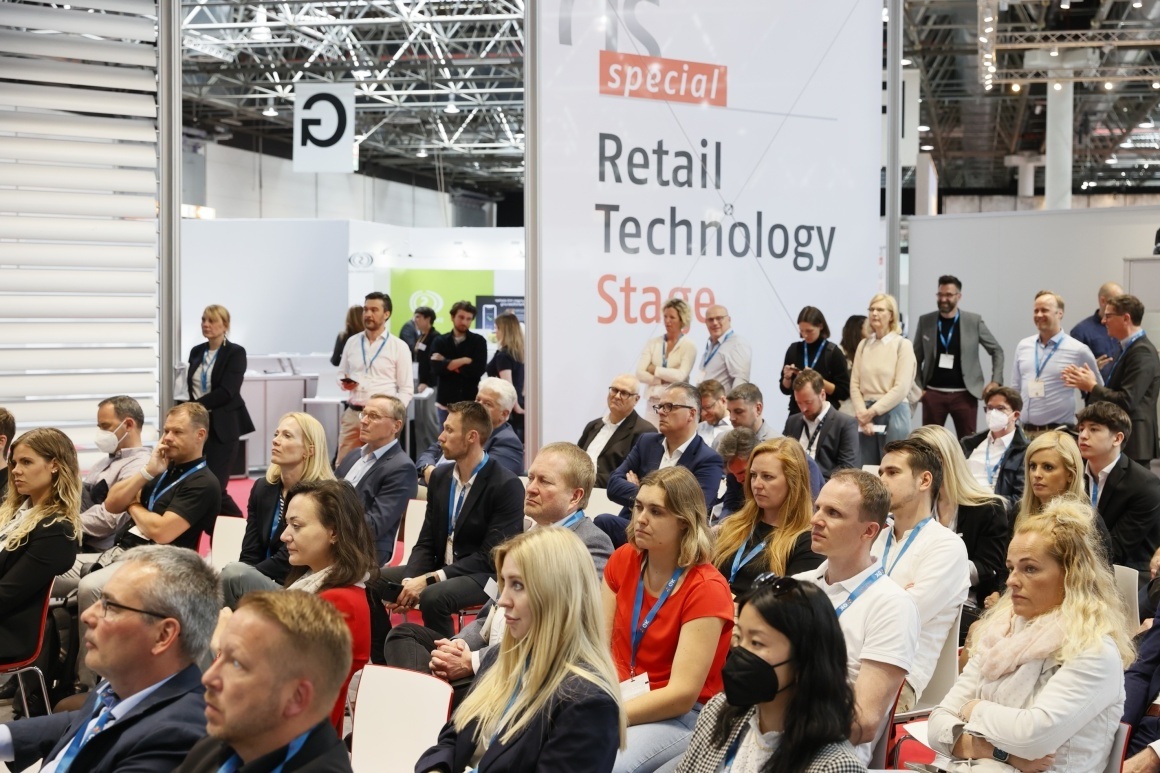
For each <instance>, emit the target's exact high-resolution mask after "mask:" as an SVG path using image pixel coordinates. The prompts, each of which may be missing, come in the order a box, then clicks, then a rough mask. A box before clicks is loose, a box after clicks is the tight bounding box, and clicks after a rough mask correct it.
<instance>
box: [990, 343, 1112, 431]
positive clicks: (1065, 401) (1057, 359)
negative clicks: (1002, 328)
mask: <svg viewBox="0 0 1160 773" xmlns="http://www.w3.org/2000/svg"><path fill="white" fill-rule="evenodd" d="M1037 342H1039V336H1038V335H1033V336H1030V337H1028V338H1024V339H1023V340H1022V341H1020V342H1019V344H1018V346H1016V347H1015V368H1014V370H1013V371H1012V373H1011V388H1012V389H1014V390H1015V391H1016V392H1018V393H1019V394H1020V395H1022V396H1023V412H1022V413H1021V414H1020V416H1021V417H1022V419H1021V420H1022V422H1023V423H1024V424H1035V425H1037V426H1039V425H1044V424H1075V413H1076V411H1075V409H1076V397H1077V396H1078V395H1079V390H1078V389H1075V388H1073V387H1069V386H1068V385H1066V384H1064V383H1063V376H1062V372H1063V369H1064V368H1065V367H1066V366H1068V365H1084V364H1086V365H1087V366H1088V367H1089V368H1091V370H1092V372H1093V373H1095V376H1096V383H1097V384H1099V385H1101V386H1102V385H1103V383H1104V377H1103V376H1101V375H1100V368H1099V366H1098V365H1096V357H1095V355H1094V354H1092V350H1091V349H1089V348H1088V347H1087V345H1086V344H1084V343H1081V342H1080V341H1077V340H1076V339H1074V338H1072V337H1071V336H1069V335H1068V334H1067V333H1063V332H1060V333H1058V334H1056V335H1055V336H1053V337H1052V338H1051V341H1049V342H1048V344H1047V346H1046V347H1045V346H1043V345H1042V343H1037ZM1049 357H1050V359H1049ZM1036 358H1038V360H1037V359H1036ZM1037 362H1038V367H1039V375H1038V377H1037V376H1036V363H1037ZM1036 380H1039V381H1042V382H1043V396H1042V397H1031V383H1032V382H1034V381H1036Z"/></svg>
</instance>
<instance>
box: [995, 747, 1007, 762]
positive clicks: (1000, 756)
mask: <svg viewBox="0 0 1160 773" xmlns="http://www.w3.org/2000/svg"><path fill="white" fill-rule="evenodd" d="M1010 756H1011V754H1010V753H1009V752H1005V751H1003V750H1002V749H1000V748H999V747H997V746H996V747H993V749H992V751H991V758H992V759H996V760H998V761H999V762H1006V761H1007V759H1008V758H1009V757H1010Z"/></svg>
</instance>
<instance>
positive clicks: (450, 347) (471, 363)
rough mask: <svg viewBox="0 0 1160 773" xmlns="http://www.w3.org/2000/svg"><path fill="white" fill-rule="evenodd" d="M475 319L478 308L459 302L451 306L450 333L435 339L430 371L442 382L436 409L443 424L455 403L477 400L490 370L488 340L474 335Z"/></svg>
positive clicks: (436, 396)
mask: <svg viewBox="0 0 1160 773" xmlns="http://www.w3.org/2000/svg"><path fill="white" fill-rule="evenodd" d="M474 320H475V306H474V305H473V304H472V303H471V302H470V301H456V302H455V304H454V305H453V306H452V307H451V332H450V333H445V334H443V335H441V336H439V337H438V338H436V339H435V344H434V350H433V351H432V352H431V372H432V373H433V374H434V376H435V378H436V379H438V381H439V386H438V388H437V389H436V390H435V407H436V408H437V409H438V412H439V423H440V424H442V423H443V422H444V420H445V419H446V418H447V412H448V406H450V405H451V404H452V403H458V402H462V401H465V400H474V399H475V393H476V391H477V390H478V387H479V380H480V379H481V378H483V374H484V372H485V371H486V370H487V341H485V340H484V339H483V336H481V335H479V334H478V333H473V332H471V323H472V321H474Z"/></svg>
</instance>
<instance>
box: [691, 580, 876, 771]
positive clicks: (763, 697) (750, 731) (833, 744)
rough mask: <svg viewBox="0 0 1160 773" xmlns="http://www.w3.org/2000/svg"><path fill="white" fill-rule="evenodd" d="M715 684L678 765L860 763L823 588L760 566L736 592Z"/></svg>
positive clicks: (837, 636) (837, 633)
mask: <svg viewBox="0 0 1160 773" xmlns="http://www.w3.org/2000/svg"><path fill="white" fill-rule="evenodd" d="M740 604H741V611H740V612H739V614H738V617H737V626H736V631H737V632H738V635H737V637H736V644H735V646H734V647H733V648H732V649H731V650H730V651H729V656H728V657H727V658H726V659H725V666H724V667H723V668H722V669H721V678H722V681H723V682H724V684H725V690H724V692H723V693H719V694H717V695H715V696H713V697H712V698H710V699H709V702H708V703H707V704H706V705H705V708H704V709H703V710H702V711H701V716H700V717H699V718H698V719H697V726H696V728H694V730H693V737H692V740H690V741H689V748H688V751H686V752H685V756H684V757H683V758H682V760H681V763H680V765H678V766H677V768H676V770H677V772H678V773H716V771H718V770H729V771H733V770H736V771H738V773H741V772H742V771H746V772H752V773H759V771H766V770H775V771H778V772H779V773H861V772H863V771H865V770H866V768H865V767H864V766H863V765H862V763H861V762H859V761H858V758H857V757H855V756H854V750H853V748H851V746H850V743H849V740H848V738H849V735H850V728H851V727H852V726H853V724H854V691H853V689H851V687H850V682H849V681H848V680H847V678H846V643H845V641H844V640H843V638H842V630H841V628H840V627H839V625H838V618H837V617H836V616H835V615H834V610H833V606H832V605H831V604H830V600H829V598H827V596H826V594H825V593H823V592H822V591H821V590H820V589H819V588H818V587H816V586H815V585H813V584H812V583H807V582H803V581H799V580H795V579H793V578H792V577H780V578H779V577H778V576H777V575H775V574H768V573H767V574H763V575H761V577H760V578H759V579H758V582H757V584H756V585H755V586H754V590H753V592H752V593H751V594H749V595H748V596H746V597H743V598H742V599H741V600H740Z"/></svg>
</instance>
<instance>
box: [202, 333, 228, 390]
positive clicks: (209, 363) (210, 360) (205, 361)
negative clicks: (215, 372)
mask: <svg viewBox="0 0 1160 773" xmlns="http://www.w3.org/2000/svg"><path fill="white" fill-rule="evenodd" d="M223 348H225V342H224V341H223V342H222V345H221V346H219V347H218V348H217V351H215V352H214V354H213V357H210V356H209V352H210V350H209V349H206V350H205V354H204V355H202V358H201V393H202V394H205V393H206V392H208V391H209V377H208V374H209V369H210V368H212V367H213V364H214V363H215V362H217V358H218V355H219V354H221V353H222V349H223Z"/></svg>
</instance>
